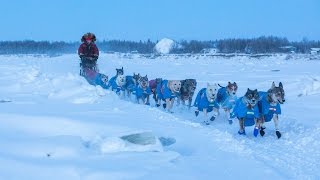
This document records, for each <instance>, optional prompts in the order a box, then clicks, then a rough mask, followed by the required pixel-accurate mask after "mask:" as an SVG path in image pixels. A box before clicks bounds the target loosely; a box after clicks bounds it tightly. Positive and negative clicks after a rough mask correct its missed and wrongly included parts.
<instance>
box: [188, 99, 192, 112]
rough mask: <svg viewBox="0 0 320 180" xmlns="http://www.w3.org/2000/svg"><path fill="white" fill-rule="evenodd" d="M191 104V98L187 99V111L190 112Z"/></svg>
mask: <svg viewBox="0 0 320 180" xmlns="http://www.w3.org/2000/svg"><path fill="white" fill-rule="evenodd" d="M191 103H192V98H191V97H189V99H188V110H190V108H191Z"/></svg>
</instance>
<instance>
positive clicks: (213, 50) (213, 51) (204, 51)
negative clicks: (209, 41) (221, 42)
mask: <svg viewBox="0 0 320 180" xmlns="http://www.w3.org/2000/svg"><path fill="white" fill-rule="evenodd" d="M218 52H219V50H218V49H217V48H206V49H202V50H201V52H200V53H202V54H208V55H210V54H216V53H218Z"/></svg>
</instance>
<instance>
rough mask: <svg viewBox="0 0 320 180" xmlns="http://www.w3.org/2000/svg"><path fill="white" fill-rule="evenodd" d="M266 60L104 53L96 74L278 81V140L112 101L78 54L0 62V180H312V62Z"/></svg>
mask: <svg viewBox="0 0 320 180" xmlns="http://www.w3.org/2000/svg"><path fill="white" fill-rule="evenodd" d="M292 56H293V57H292V58H291V59H290V60H286V55H273V56H271V57H263V58H260V59H255V58H250V57H245V56H241V57H238V56H235V57H232V58H223V57H205V56H192V57H184V56H181V57H177V56H175V57H174V58H173V57H171V56H161V57H158V58H157V59H147V58H144V57H139V56H138V55H137V56H135V58H134V59H131V58H125V57H123V56H118V55H110V54H102V55H101V56H100V58H99V60H98V62H99V69H100V72H101V73H104V74H106V75H108V76H109V77H112V76H113V75H115V73H116V71H115V68H120V67H122V66H123V67H124V72H125V75H131V74H133V72H135V73H138V72H139V73H140V74H148V77H149V78H156V77H162V78H166V79H186V78H196V79H197V81H198V87H197V91H198V90H200V89H201V88H202V87H205V85H206V83H207V82H212V83H215V82H216V83H220V84H221V85H224V84H226V83H227V82H228V81H232V82H233V81H235V82H237V83H238V85H239V90H238V96H241V95H243V94H244V93H245V91H246V89H247V88H251V89H253V88H258V90H267V89H269V88H270V87H271V83H272V81H275V82H276V83H278V82H279V81H281V82H282V83H283V85H284V88H285V92H286V103H285V104H283V105H282V115H281V116H280V124H279V127H280V131H281V132H282V135H283V137H282V138H281V139H279V140H278V139H277V138H276V135H275V133H274V125H273V123H272V122H270V123H267V124H266V125H267V129H266V135H265V137H257V138H254V137H253V135H252V131H253V127H249V128H247V136H245V137H243V136H239V135H238V134H237V131H238V124H237V122H235V123H233V124H232V125H229V124H228V123H227V122H226V120H225V119H224V116H225V115H224V113H223V112H221V115H220V117H218V118H217V119H216V120H215V121H214V122H213V123H211V125H209V126H205V125H203V124H202V121H203V118H204V117H203V115H202V114H200V117H197V118H196V117H195V116H194V113H193V110H194V109H192V110H190V111H189V110H187V108H184V107H181V106H175V107H174V109H173V110H174V112H175V113H174V114H169V113H166V112H165V111H164V110H162V109H161V108H156V107H154V102H153V100H151V103H152V104H151V106H143V105H138V104H135V103H134V102H132V101H130V100H128V99H120V98H119V97H118V96H117V95H115V94H114V93H113V92H110V91H108V90H105V89H102V88H101V87H94V86H91V85H89V84H88V83H87V82H86V80H85V79H84V78H83V77H80V76H79V63H78V60H77V59H78V58H77V56H76V55H63V56H60V57H52V58H50V57H45V56H41V57H34V56H0V87H1V88H0V124H1V125H0V137H1V138H0V147H1V148H0V179H212V178H216V179H258V178H259V179H319V178H320V172H319V169H320V165H319V160H320V152H319V149H320V141H319V138H320V122H319V119H318V118H319V117H318V116H317V112H319V111H320V107H319V100H320V84H319V82H320V73H319V70H318V67H319V65H320V61H310V60H309V58H308V57H304V56H300V55H292Z"/></svg>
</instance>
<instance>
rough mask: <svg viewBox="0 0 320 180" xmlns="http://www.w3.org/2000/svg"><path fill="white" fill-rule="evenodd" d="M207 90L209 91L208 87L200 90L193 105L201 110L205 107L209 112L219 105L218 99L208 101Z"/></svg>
mask: <svg viewBox="0 0 320 180" xmlns="http://www.w3.org/2000/svg"><path fill="white" fill-rule="evenodd" d="M206 91H207V88H203V89H201V90H200V91H199V92H198V94H197V97H196V99H195V101H194V104H193V106H195V107H197V108H198V110H199V111H203V109H207V112H211V111H212V110H213V108H219V105H218V104H217V103H216V101H213V102H209V101H208V98H207V92H206Z"/></svg>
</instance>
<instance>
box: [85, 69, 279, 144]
mask: <svg viewBox="0 0 320 180" xmlns="http://www.w3.org/2000/svg"><path fill="white" fill-rule="evenodd" d="M84 72H85V73H84V77H85V78H86V79H87V80H88V82H89V83H90V84H93V85H100V86H102V87H103V88H105V89H110V90H112V91H115V92H116V93H117V94H118V95H119V96H121V97H123V98H124V97H128V98H131V95H134V96H135V99H136V102H137V103H139V104H140V103H142V104H145V105H150V98H149V97H150V95H152V97H153V99H154V101H155V104H156V106H157V107H159V106H162V107H163V108H164V109H165V110H166V111H167V112H170V113H173V111H172V108H173V105H174V102H175V99H177V104H178V105H179V104H181V103H182V104H183V105H186V101H187V106H188V108H189V109H190V108H191V106H192V105H191V104H192V97H193V95H194V94H195V90H196V87H197V81H196V80H195V79H185V80H165V79H162V78H156V79H152V80H149V79H148V77H147V75H146V76H141V75H140V74H135V73H133V75H132V76H125V75H124V70H123V67H122V68H121V69H116V72H117V73H116V75H115V76H114V77H112V78H111V79H110V80H108V76H106V75H103V74H100V73H96V74H95V75H92V73H90V72H87V71H84ZM90 77H91V78H90ZM90 79H91V80H90ZM95 82H96V83H95ZM237 90H238V85H237V83H235V82H233V83H231V82H228V84H227V86H220V85H219V84H210V83H207V87H205V88H202V89H201V90H200V91H199V92H198V94H197V95H196V98H195V101H194V104H193V106H194V107H195V108H196V110H195V115H196V116H198V115H199V113H200V112H202V113H203V115H204V116H205V120H204V123H205V124H207V125H209V124H210V122H211V121H214V120H215V119H216V118H217V116H218V115H219V110H220V109H222V110H223V111H224V112H225V113H226V116H227V120H228V123H229V124H232V123H233V120H234V119H235V118H237V119H238V120H239V127H240V128H239V131H238V133H239V134H240V135H246V131H245V127H246V126H254V130H253V135H254V136H255V137H257V136H258V134H260V135H261V136H264V135H265V128H266V127H265V125H264V123H265V122H269V121H271V120H273V122H274V125H275V130H276V136H277V137H278V138H280V137H281V133H280V131H279V127H278V122H279V119H278V115H279V114H281V108H280V104H283V103H284V102H285V98H284V96H285V93H284V89H283V85H282V83H281V82H280V83H279V85H278V86H276V85H275V83H274V82H273V83H272V85H271V88H270V89H269V90H267V91H258V90H257V89H255V90H251V89H249V88H248V89H247V91H246V93H245V94H244V95H243V96H242V97H240V98H238V97H237ZM209 114H211V115H209Z"/></svg>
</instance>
